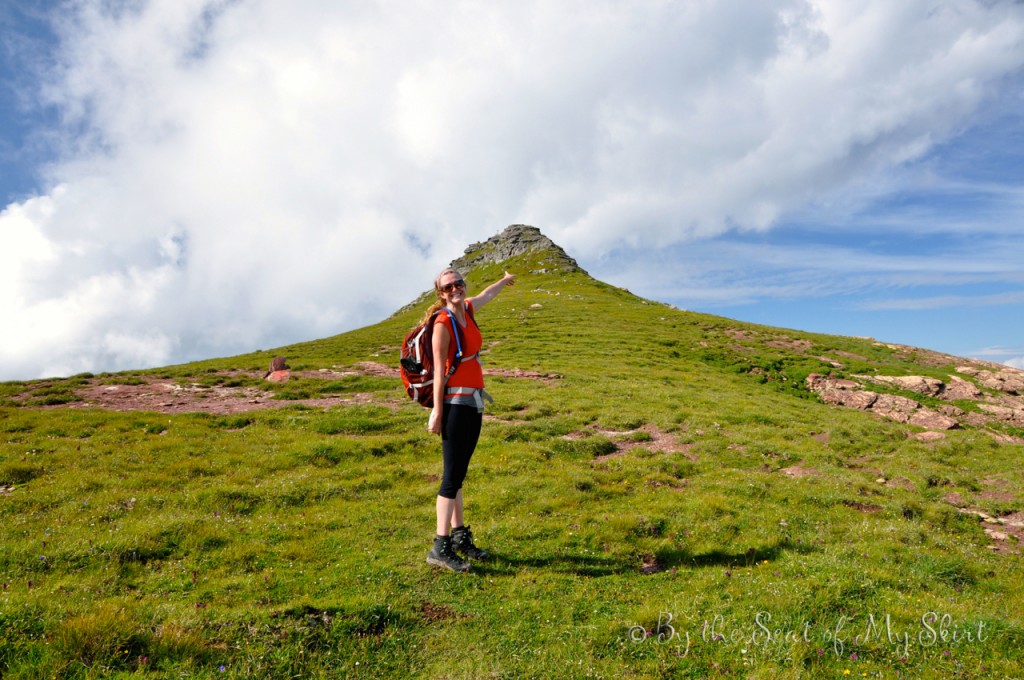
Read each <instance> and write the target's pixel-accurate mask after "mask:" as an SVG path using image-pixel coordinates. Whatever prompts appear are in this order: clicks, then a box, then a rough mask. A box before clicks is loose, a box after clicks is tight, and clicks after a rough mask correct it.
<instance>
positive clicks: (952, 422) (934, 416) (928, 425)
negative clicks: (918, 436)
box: [909, 407, 960, 434]
mask: <svg viewBox="0 0 1024 680" xmlns="http://www.w3.org/2000/svg"><path fill="white" fill-rule="evenodd" d="M909 423H910V424H911V425H915V426H917V427H923V428H925V429H927V430H953V429H956V428H958V427H960V423H959V422H957V420H956V419H955V418H950V417H949V416H944V415H942V414H941V413H936V412H935V411H933V410H931V409H930V408H924V407H921V408H919V409H918V410H917V411H916V412H915V413H914V414H913V415H911V416H910V421H909ZM922 434H923V433H922Z"/></svg>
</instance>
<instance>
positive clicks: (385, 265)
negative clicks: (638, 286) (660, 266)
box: [0, 0, 1024, 377]
mask: <svg viewBox="0 0 1024 680" xmlns="http://www.w3.org/2000/svg"><path fill="white" fill-rule="evenodd" d="M63 9H64V11H62V12H61V13H60V14H59V15H55V17H54V21H55V22H57V23H56V28H57V32H58V34H59V35H60V36H61V42H60V45H59V47H58V51H57V58H56V60H55V63H54V65H53V66H52V67H51V68H50V69H48V70H47V72H46V73H45V77H44V78H43V79H42V80H41V82H40V85H39V88H38V90H36V91H35V92H34V95H35V96H36V97H37V101H38V102H39V103H40V105H41V106H42V105H45V106H49V107H55V108H56V110H58V111H60V112H61V115H62V120H63V126H62V128H61V129H60V130H59V131H58V132H59V133H60V135H61V137H60V139H61V147H60V153H59V157H58V159H57V160H56V161H55V162H53V163H52V164H51V165H50V166H48V167H47V168H45V169H44V174H45V177H46V178H47V181H48V184H47V186H46V187H44V189H43V190H41V191H40V192H39V195H37V196H35V197H33V198H30V199H28V200H26V201H23V202H19V203H14V204H11V205H9V206H7V207H6V209H4V210H3V212H2V214H0V233H2V234H3V235H4V237H5V239H8V241H10V238H11V237H13V239H14V242H15V243H17V244H18V248H17V252H16V253H15V255H14V261H13V262H8V266H7V267H6V268H5V269H4V270H3V271H2V273H0V277H2V278H0V281H2V283H3V289H2V292H0V295H2V296H3V299H2V302H3V303H4V306H5V309H6V310H8V311H7V323H5V324H4V328H3V330H2V331H0V364H2V365H3V367H4V368H3V369H2V377H33V376H37V375H43V374H54V373H69V372H75V371H84V370H94V371H95V370H111V369H120V368H126V367H131V366H139V365H154V364H162V363H167V362H171V361H181V360H187V359H193V358H198V357H202V356H209V355H221V354H227V353H234V352H240V351H246V350H250V349H255V348H257V347H269V346H273V345H277V344H284V343H286V342H292V341H298V340H303V339H311V338H315V337H320V336H323V335H327V334H331V333H336V332H340V331H342V330H346V329H348V328H353V327H357V326H359V325H363V324H365V323H370V322H373V321H375V320H378V319H380V318H382V317H384V316H386V315H387V314H389V313H390V312H391V311H392V310H393V309H395V308H396V307H397V306H399V305H401V304H403V303H404V302H407V301H408V300H409V299H411V298H412V297H413V296H415V295H416V294H417V293H419V292H420V291H422V290H424V289H425V288H427V287H428V286H429V281H430V279H431V277H432V275H433V273H434V272H435V270H436V269H438V268H439V267H440V266H441V265H442V264H444V263H446V262H447V261H448V260H450V259H452V258H453V257H455V256H457V255H459V254H460V253H461V249H462V248H463V247H465V245H466V244H468V243H470V242H472V241H476V240H481V239H484V238H486V237H488V236H490V235H491V234H493V233H494V232H496V231H497V230H499V229H500V228H502V227H503V226H505V225H506V224H509V223H513V222H525V223H530V224H536V225H538V226H540V227H542V228H543V229H544V230H545V232H546V233H548V234H549V235H551V236H552V237H553V238H555V240H556V241H558V242H559V243H560V244H561V245H563V246H565V247H566V248H567V249H568V250H569V251H570V252H572V253H573V254H579V255H581V256H583V257H595V258H596V257H598V256H599V255H600V254H603V253H607V252H608V251H609V250H610V249H614V248H638V249H643V248H652V247H662V246H666V245H670V244H674V243H679V242H681V241H685V240H687V239H692V238H695V237H700V236H709V235H714V234H719V233H722V232H724V231H726V230H730V229H740V230H764V229H768V228H770V227H772V226H773V225H775V224H776V223H777V222H778V221H779V219H780V218H781V217H783V216H785V215H787V214H790V213H792V212H793V211H799V210H807V209H810V208H811V207H815V208H816V209H827V207H828V206H830V205H837V204H838V205H841V204H842V201H843V197H849V196H854V195H857V194H858V192H865V191H867V193H870V187H871V185H872V184H873V183H874V182H876V181H877V180H878V178H879V177H880V176H883V175H885V173H888V172H891V171H892V170H893V168H896V167H898V166H900V164H902V163H906V162H907V161H910V160H913V159H916V158H919V157H921V156H922V155H923V154H925V153H927V152H928V150H929V149H931V148H933V147H934V145H936V144H939V143H941V142H943V141H945V140H947V139H949V138H950V137H951V136H953V135H956V134H958V133H959V132H960V131H961V130H962V129H963V127H964V126H965V125H967V124H968V123H969V121H970V120H971V116H972V115H974V114H975V113H976V112H977V111H978V110H979V108H980V107H982V106H983V105H984V103H985V102H986V101H989V100H990V99H991V98H992V97H993V95H994V93H995V92H996V91H997V90H998V88H999V86H1000V83H1001V82H1003V80H1004V79H1005V78H1006V77H1007V76H1008V75H1009V74H1012V73H1014V72H1016V71H1017V70H1019V69H1020V68H1021V65H1022V63H1024V53H1022V51H1021V50H1020V44H1021V40H1022V37H1024V10H1022V8H1021V6H1020V5H1019V4H1016V3H1012V2H978V1H975V0H951V1H950V2H945V3H942V4H941V5H939V6H936V5H934V3H926V2H923V1H920V2H901V3H892V2H883V1H880V0H862V1H861V2H849V1H847V0H807V1H804V0H774V1H770V2H757V3H751V2H740V1H739V0H726V1H723V2H716V3H702V2H696V3H621V2H612V1H610V0H609V1H607V2H586V3H584V2H567V3H547V2H541V1H539V0H537V1H533V2H530V1H525V2H523V1H520V2H495V3H486V4H484V3H479V4H477V3H456V4H452V5H446V6H445V8H444V10H443V11H440V10H439V9H438V5H437V4H436V3H428V2H408V3H378V2H366V3H322V2H316V1H314V0H293V2H289V3H280V2H272V1H271V0H249V1H247V2H235V1H231V0H151V1H150V2H147V3H141V4H135V3H127V4H126V3H108V2H102V1H101V0H74V1H73V2H70V3H69V4H68V5H66V7H64V8H63Z"/></svg>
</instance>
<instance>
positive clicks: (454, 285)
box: [441, 279, 466, 293]
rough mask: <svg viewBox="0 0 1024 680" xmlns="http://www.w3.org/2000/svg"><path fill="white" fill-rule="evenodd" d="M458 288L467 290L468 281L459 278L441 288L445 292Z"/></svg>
mask: <svg viewBox="0 0 1024 680" xmlns="http://www.w3.org/2000/svg"><path fill="white" fill-rule="evenodd" d="M456 288H461V289H462V290H466V282H465V281H463V280H462V279H459V280H458V281H452V282H451V283H446V284H444V285H443V286H441V290H442V291H443V292H445V293H450V292H452V291H453V290H455V289H456Z"/></svg>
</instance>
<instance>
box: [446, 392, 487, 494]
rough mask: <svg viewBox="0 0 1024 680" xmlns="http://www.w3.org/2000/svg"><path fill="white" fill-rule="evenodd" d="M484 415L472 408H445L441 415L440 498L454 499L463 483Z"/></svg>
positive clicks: (452, 406)
mask: <svg viewBox="0 0 1024 680" xmlns="http://www.w3.org/2000/svg"><path fill="white" fill-rule="evenodd" d="M483 422H484V414H482V413H480V411H478V410H477V408H476V406H466V405H463V404H445V405H444V410H443V411H442V412H441V449H442V451H444V476H443V477H442V478H441V490H440V491H438V492H437V495H439V496H441V497H442V498H455V496H456V495H457V494H458V493H459V489H461V488H462V482H463V481H465V479H466V471H467V470H468V469H469V459H470V458H472V457H473V451H474V449H476V442H477V440H478V439H480V427H481V425H483Z"/></svg>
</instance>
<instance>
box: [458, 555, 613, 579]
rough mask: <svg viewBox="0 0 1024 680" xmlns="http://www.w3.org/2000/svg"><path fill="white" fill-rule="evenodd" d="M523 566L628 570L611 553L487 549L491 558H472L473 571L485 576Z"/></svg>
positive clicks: (590, 572) (582, 572)
mask: <svg viewBox="0 0 1024 680" xmlns="http://www.w3.org/2000/svg"><path fill="white" fill-rule="evenodd" d="M524 569H537V570H538V571H554V572H558V573H561V574H574V575H577V576H611V575H614V574H624V573H627V572H629V571H630V570H631V567H630V565H629V563H628V562H626V561H624V560H622V559H616V558H614V557H598V556H595V555H558V556H555V557H525V558H524V557H513V556H511V555H505V554H502V553H496V552H494V551H491V559H490V560H488V561H486V562H473V571H474V572H476V573H479V574H486V575H488V576H494V575H506V576H512V575H514V574H518V573H520V572H522V571H523V570H524Z"/></svg>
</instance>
